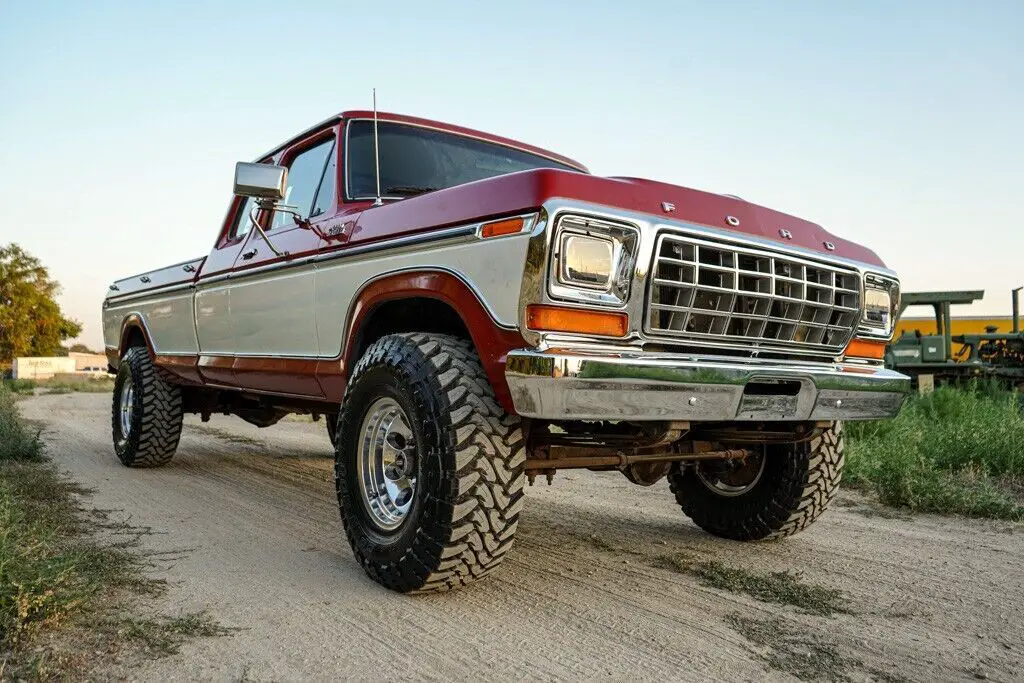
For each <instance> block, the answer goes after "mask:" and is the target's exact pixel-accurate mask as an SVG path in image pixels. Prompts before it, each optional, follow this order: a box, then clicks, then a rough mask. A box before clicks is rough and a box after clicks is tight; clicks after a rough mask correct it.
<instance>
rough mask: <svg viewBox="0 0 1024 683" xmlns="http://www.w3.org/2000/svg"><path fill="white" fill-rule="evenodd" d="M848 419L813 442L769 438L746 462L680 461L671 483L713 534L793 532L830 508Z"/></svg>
mask: <svg viewBox="0 0 1024 683" xmlns="http://www.w3.org/2000/svg"><path fill="white" fill-rule="evenodd" d="M843 462H844V456H843V423H842V422H833V423H832V424H831V425H830V426H829V427H827V428H825V429H823V430H822V431H821V433H820V434H818V435H817V436H815V437H814V438H813V439H811V440H810V441H808V442H803V443H796V444H770V445H766V446H764V447H763V450H762V452H761V453H758V454H754V455H751V456H750V457H748V458H747V461H746V462H744V463H742V464H737V463H716V462H713V461H707V462H698V463H694V464H692V465H687V466H682V465H677V466H676V467H674V468H673V469H672V472H671V473H670V474H669V487H670V488H671V490H672V493H674V494H675V497H676V502H678V503H679V505H680V507H682V509H683V512H684V513H685V514H686V515H687V516H688V517H689V518H690V519H692V520H693V521H694V523H696V524H697V526H699V527H700V528H702V529H704V530H705V531H707V532H708V533H710V534H714V535H715V536H721V537H722V538H730V539H733V540H737V541H758V540H762V539H774V538H782V537H784V536H791V535H792V534H795V533H797V532H798V531H801V530H803V529H805V528H807V527H808V526H810V525H811V524H812V523H813V522H814V521H815V520H816V519H817V518H818V517H819V516H820V515H821V513H823V512H824V511H825V509H826V508H828V504H829V502H830V501H831V500H832V497H833V496H834V495H835V493H836V491H838V490H839V482H840V480H841V479H842V476H843Z"/></svg>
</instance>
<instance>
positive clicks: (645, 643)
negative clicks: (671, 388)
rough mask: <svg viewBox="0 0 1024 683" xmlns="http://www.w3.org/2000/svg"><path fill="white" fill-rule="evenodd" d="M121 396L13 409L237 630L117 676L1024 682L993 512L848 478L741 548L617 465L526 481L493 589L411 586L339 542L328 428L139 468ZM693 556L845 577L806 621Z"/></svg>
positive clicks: (1022, 558)
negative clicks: (826, 506) (818, 513)
mask: <svg viewBox="0 0 1024 683" xmlns="http://www.w3.org/2000/svg"><path fill="white" fill-rule="evenodd" d="M109 400H110V399H109V397H108V396H107V395H96V394H66V395H45V396H37V397H35V398H32V399H29V400H26V401H24V402H23V403H22V411H23V413H24V414H25V417H28V418H30V419H35V420H39V421H43V422H45V423H46V424H47V425H48V428H47V432H46V439H47V442H48V444H49V453H50V454H51V456H52V457H53V458H54V459H55V460H56V462H57V463H58V464H59V465H60V466H61V467H63V468H64V469H66V470H67V471H68V472H69V473H70V474H71V475H72V476H73V477H74V478H75V479H77V480H78V481H80V482H81V483H83V484H85V485H87V486H90V487H93V488H95V489H96V495H95V497H94V498H93V501H92V502H93V503H94V504H95V505H96V506H97V507H101V508H109V509H117V510H120V511H123V516H124V518H126V519H129V520H130V521H131V523H133V524H136V525H142V526H147V527H151V528H152V529H153V532H154V533H152V534H151V535H149V536H147V537H146V538H145V540H144V547H145V548H146V549H147V550H150V551H154V552H158V553H167V555H165V556H163V557H166V558H168V559H165V560H164V561H163V562H162V566H161V568H160V571H161V572H162V574H161V575H162V576H163V577H165V578H167V579H168V581H170V582H171V584H172V586H171V590H170V592H169V595H168V598H167V599H166V603H165V604H163V605H162V607H163V608H164V609H165V610H166V611H169V612H172V613H173V612H176V611H179V610H180V611H192V610H200V609H206V610H209V611H210V613H211V614H213V615H214V616H215V618H216V619H217V620H219V621H220V623H221V624H223V625H225V626H230V627H237V628H238V629H239V630H238V631H236V632H234V633H233V634H232V635H229V636H224V637H218V638H207V639H200V640H195V641H191V642H189V643H188V644H186V645H185V646H184V648H183V649H182V651H181V652H180V653H179V654H178V655H175V656H173V657H170V658H167V659H161V660H154V661H152V662H149V663H147V664H146V665H145V667H144V668H142V669H137V670H134V671H131V672H122V673H124V674H126V675H128V676H130V677H132V678H142V679H167V678H176V679H196V678H201V679H210V678H215V679H220V680H230V679H243V678H247V679H257V680H267V679H274V680H295V679H307V680H308V679H325V678H340V677H357V678H377V679H396V678H406V677H414V678H454V679H462V680H468V679H474V680H477V679H510V678H517V679H519V678H524V677H529V678H541V679H558V678H569V679H580V678H587V679H590V678H598V677H600V678H606V677H611V678H614V679H635V678H645V679H650V678H659V679H664V678H669V679H679V680H694V681H704V680H708V679H727V680H753V679H763V678H774V679H789V678H791V675H792V673H794V672H800V671H805V672H806V671H808V670H812V671H817V672H818V673H819V674H820V675H821V676H822V677H825V678H834V677H840V676H849V677H851V678H853V679H855V680H864V679H873V678H874V679H889V680H893V679H900V678H904V679H911V680H921V681H925V680H929V681H930V680H951V679H953V680H955V679H971V678H974V677H979V678H981V677H987V678H988V679H991V680H1006V681H1009V680H1021V677H1022V676H1024V568H1022V567H1024V535H1022V533H1024V532H1022V530H1021V529H1020V528H1019V527H1017V528H1014V527H1011V526H1009V525H1006V524H1001V523H991V522H982V521H968V520H962V519H957V518H942V517H930V516H915V517H913V518H909V517H905V516H901V515H893V514H891V513H887V512H885V511H883V510H881V509H880V508H877V507H876V506H874V505H872V504H870V503H868V502H866V501H864V500H862V499H861V498H860V497H858V496H856V495H853V494H848V493H844V494H843V495H842V496H841V497H840V498H839V499H838V501H837V505H835V507H834V508H833V509H832V510H830V511H829V512H828V513H827V514H826V515H825V516H824V517H823V518H822V519H821V520H820V521H819V522H818V523H817V524H816V525H815V526H814V527H813V528H811V529H810V530H809V531H807V532H804V533H803V534H801V535H799V536H796V537H794V538H792V539H789V540H787V541H784V542H781V543H772V544H757V545H747V544H739V543H732V542H725V541H721V540H717V539H714V538H711V537H709V536H706V535H704V534H703V533H701V532H700V531H699V530H698V529H697V528H696V527H694V526H693V525H692V524H690V523H689V521H688V520H686V519H685V518H684V517H683V515H682V513H681V512H680V511H679V510H678V508H677V507H676V505H675V503H674V502H673V500H672V498H671V496H670V494H669V492H668V487H667V485H666V484H665V483H664V482H662V483H659V484H658V485H655V486H653V487H651V488H639V487H636V486H634V485H633V484H630V483H629V482H627V481H626V479H625V478H623V477H621V476H620V475H618V474H596V473H589V472H581V473H569V474H563V475H560V476H558V477H557V478H556V479H555V483H554V485H553V486H551V487H548V486H546V485H543V484H538V485H537V486H534V487H533V488H530V489H528V492H527V493H528V497H527V505H526V508H525V512H524V513H523V516H522V522H521V524H520V527H519V536H518V540H517V544H516V547H515V548H514V550H513V552H512V553H511V555H510V559H508V560H506V563H505V565H504V567H503V568H502V570H501V571H500V572H499V573H497V574H495V575H492V576H491V577H490V578H489V579H488V580H487V581H485V582H483V583H481V584H479V585H477V586H474V587H471V588H469V589H466V590H463V591H461V592H456V593H452V594H449V595H441V596H430V597H419V598H409V597H404V596H400V595H396V594H393V593H389V592H387V591H385V590H384V589H382V588H380V587H379V586H377V585H376V584H374V583H372V582H371V581H370V580H369V579H367V578H366V577H365V576H364V575H363V572H362V571H361V570H360V568H359V567H358V566H357V565H356V563H355V561H354V560H353V558H352V555H351V553H350V551H349V548H348V543H347V541H346V540H345V537H344V534H343V531H342V528H341V523H340V521H339V519H338V511H337V508H336V503H335V500H334V493H333V483H332V475H331V459H330V447H329V444H328V441H327V436H326V433H325V431H324V427H323V424H322V423H317V424H312V423H301V422H284V423H282V424H280V425H278V426H276V427H274V428H270V429H265V430H259V429H256V428H254V427H250V426H248V425H246V424H245V423H243V422H241V421H240V420H238V419H235V418H226V417H221V418H216V417H215V418H214V419H213V420H212V421H211V422H210V423H208V424H206V425H203V424H201V423H199V421H198V420H197V419H193V418H188V423H187V425H186V428H185V432H184V435H183V437H182V441H181V447H180V450H179V451H178V454H177V455H176V456H175V458H174V460H173V461H172V462H171V464H170V465H168V466H167V467H165V468H163V469H160V470H148V471H147V470H141V471H139V470H129V469H126V468H124V467H122V466H121V465H120V464H119V463H118V462H117V460H116V458H115V457H114V454H113V452H112V450H111V444H110V418H109V405H110V404H109ZM679 553H685V554H686V555H687V556H690V557H693V558H697V559H699V560H716V561H719V562H721V563H722V564H723V565H727V566H729V567H734V568H740V569H748V570H752V571H756V572H767V571H783V570H799V571H801V572H802V573H803V580H804V581H806V582H809V583H815V584H821V585H825V586H829V587H834V588H838V589H841V590H842V591H843V595H844V596H845V603H844V605H845V609H846V610H847V613H843V614H838V615H833V616H828V617H825V616H813V615H810V614H805V613H801V612H800V611H799V610H797V609H795V608H793V607H789V606H785V605H776V604H770V603H765V602H760V601H758V600H755V599H753V598H751V597H749V596H747V595H744V594H741V593H732V592H726V591H723V590H720V589H717V588H712V587H709V586H707V585H705V584H703V583H701V582H700V581H699V580H698V579H697V578H695V577H694V576H693V575H691V574H688V573H679V572H677V571H673V570H672V569H671V568H665V567H666V563H665V562H664V560H663V558H664V557H665V556H673V555H676V554H679Z"/></svg>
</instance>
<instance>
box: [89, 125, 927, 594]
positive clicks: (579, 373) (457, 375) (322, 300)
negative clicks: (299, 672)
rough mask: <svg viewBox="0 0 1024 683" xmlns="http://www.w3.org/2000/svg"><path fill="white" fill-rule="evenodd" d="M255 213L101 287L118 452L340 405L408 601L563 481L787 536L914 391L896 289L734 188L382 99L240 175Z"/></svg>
mask: <svg viewBox="0 0 1024 683" xmlns="http://www.w3.org/2000/svg"><path fill="white" fill-rule="evenodd" d="M235 195H236V196H235V197H234V198H233V200H232V202H231V204H230V206H229V207H228V210H227V215H226V216H225V218H224V220H223V222H222V224H221V225H220V228H219V230H218V232H217V234H216V238H215V239H214V241H213V247H212V249H211V250H210V252H209V254H208V255H207V256H206V257H205V258H197V259H193V260H190V261H186V262H184V263H178V264H175V265H171V266H167V267H166V268H162V269H160V270H155V271H152V272H148V273H144V274H142V275H136V276H134V277H129V278H125V279H122V280H118V281H116V282H115V283H114V284H112V285H111V286H110V291H109V292H108V294H107V297H106V299H105V301H104V303H103V326H104V334H105V340H106V341H105V344H106V353H107V356H108V359H109V362H110V366H111V367H110V371H111V372H112V373H116V381H115V389H114V397H113V414H112V428H113V440H114V449H115V451H116V454H117V457H118V458H119V459H120V461H121V462H122V463H123V464H124V465H126V466H129V467H154V466H159V465H164V464H166V463H168V461H170V460H171V457H172V456H173V454H174V452H175V449H176V448H177V445H178V440H179V436H180V434H181V430H182V416H183V414H184V413H193V414H198V415H201V416H202V419H203V420H206V419H209V416H210V415H211V414H213V413H225V414H233V415H236V416H238V417H240V418H242V419H243V420H246V421H248V422H250V423H252V424H255V425H258V426H260V427H267V426H270V425H273V424H274V423H276V422H278V421H279V420H280V419H281V418H282V417H284V416H285V415H288V414H289V413H304V414H309V415H312V416H313V417H314V419H318V418H319V417H321V416H322V417H323V418H324V421H325V423H326V424H327V425H328V429H329V435H330V438H331V441H332V443H333V444H334V461H335V467H334V470H335V482H336V489H337V497H338V504H339V506H340V510H341V518H342V521H343V523H344V527H345V531H346V533H347V536H348V539H349V542H350V544H351V546H352V550H353V552H354V553H355V556H356V557H357V559H358V561H359V562H360V564H361V565H362V566H363V568H364V569H365V571H366V573H367V574H368V575H369V576H370V577H372V578H373V579H374V580H376V581H378V582H379V583H381V584H382V585H384V586H386V587H388V588H391V589H393V590H396V591H401V592H425V591H439V590H448V589H451V588H455V587H458V586H461V585H464V584H467V583H470V582H472V581H474V580H475V579H478V578H480V577H482V576H484V575H486V574H487V573H489V572H490V571H491V570H493V569H495V568H496V567H497V566H498V565H499V564H500V563H501V561H502V558H503V557H504V556H505V555H506V553H507V552H508V550H509V548H510V546H511V545H512V543H513V537H514V536H515V533H516V526H517V524H518V521H519V515H520V510H521V509H522V505H523V492H524V487H525V485H526V484H527V483H530V484H532V483H533V481H534V479H535V477H537V476H543V477H545V478H546V479H547V480H548V482H549V483H550V481H551V477H552V475H553V474H554V473H555V472H556V471H558V470H566V469H573V468H585V469H590V470H596V471H618V472H621V473H622V474H624V475H625V476H626V477H627V478H628V479H629V480H630V481H632V482H634V483H636V484H639V485H641V486H650V485H652V484H655V483H656V482H658V481H660V480H661V479H663V478H667V480H668V484H669V488H670V490H671V493H672V494H673V495H674V497H675V499H676V501H677V502H678V504H679V506H680V508H681V510H682V512H683V513H684V514H685V515H687V516H688V517H689V518H690V519H692V520H693V522H694V523H696V524H697V525H699V526H700V527H701V528H703V529H704V530H706V531H707V532H709V533H711V534H715V535H717V536H720V537H724V538H729V539H737V540H744V541H750V540H759V539H772V538H780V537H783V536H788V535H790V534H793V533H795V532H797V531H800V530H801V529H803V528H805V527H807V526H808V525H809V524H811V523H812V522H813V521H814V520H815V519H817V518H818V517H819V516H820V515H821V513H822V512H823V511H824V510H825V508H826V507H827V506H828V504H829V501H830V499H831V498H832V497H833V496H834V495H835V492H836V489H837V487H838V485H839V481H840V478H841V475H842V469H843V429H842V424H843V421H845V420H866V419H879V418H888V417H892V416H894V415H895V414H896V413H897V412H898V411H899V410H900V408H901V406H902V404H903V402H904V399H905V396H906V393H907V391H908V388H909V380H908V378H907V377H905V376H903V375H901V374H899V373H897V372H894V371H892V370H888V369H886V368H885V367H884V365H883V356H884V352H885V346H886V343H887V342H888V341H889V340H890V339H891V337H892V334H893V328H894V323H895V319H896V315H897V312H898V311H899V281H898V279H897V277H896V274H895V273H894V272H893V271H892V270H890V269H888V268H886V267H885V265H884V264H883V263H882V261H881V260H880V259H879V257H878V256H877V255H876V254H875V253H874V252H873V251H871V250H869V249H867V248H865V247H862V246H858V245H857V244H854V243H853V242H849V241H847V240H844V239H841V238H839V237H837V236H835V235H832V234H831V233H829V232H827V231H826V230H825V229H823V228H822V227H821V226H819V225H816V224H814V223H811V222H808V221H805V220H801V219H799V218H794V217H793V216H789V215H786V214H784V213H780V212H778V211H774V210H771V209H767V208H764V207H762V206H757V205H755V204H752V203H750V202H747V201H744V200H742V199H740V198H738V197H735V196H731V195H722V194H713V193H709V192H702V191H698V190H693V189H688V188H685V187H680V186H676V185H671V184H667V183H662V182H656V181H652V180H644V179H640V178H626V177H598V176H595V175H592V174H590V173H589V172H588V171H587V169H586V168H585V167H584V166H583V165H581V164H580V163H578V162H576V161H573V160H572V159H568V158H566V157H564V156H561V155H559V154H555V153H553V152H549V151H546V150H543V149H539V148H537V147H533V146H531V145H527V144H523V143H520V142H516V141H513V140H509V139H506V138H502V137H499V136H496V135H489V134H487V133H482V132H479V131H475V130H469V129H466V128H462V127H459V126H454V125H449V124H444V123H439V122H436V121H428V120H424V119H420V118H414V117H410V116H402V115H395V114H387V113H380V114H379V115H378V113H377V112H368V111H348V112H344V113H342V114H339V115H337V116H333V117H331V118H330V119H328V120H326V121H324V122H323V123H320V124H318V125H316V126H314V127H313V128H310V129H309V130H307V131H306V132H304V133H301V134H299V135H297V136H295V137H294V138H292V139H290V140H288V141H287V142H285V143H284V144H281V145H279V146H277V147H275V148H274V149H272V150H271V151H269V152H267V153H266V154H263V155H262V156H260V157H258V158H257V159H256V161H255V162H254V163H239V164H238V165H237V166H236V169H235Z"/></svg>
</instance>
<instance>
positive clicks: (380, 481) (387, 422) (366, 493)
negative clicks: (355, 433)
mask: <svg viewBox="0 0 1024 683" xmlns="http://www.w3.org/2000/svg"><path fill="white" fill-rule="evenodd" d="M356 457H357V467H358V471H359V484H360V486H359V489H360V492H361V493H362V498H363V505H365V506H366V511H367V512H369V513H370V519H372V520H373V522H374V523H375V524H376V525H377V526H378V527H380V528H381V529H382V530H384V531H394V530H395V529H397V528H398V527H399V526H401V524H402V522H403V521H405V518H406V515H408V514H409V508H410V507H412V500H413V495H414V494H415V492H416V476H415V472H416V462H415V459H416V444H415V442H414V440H413V433H412V430H411V429H410V428H409V420H408V418H407V417H406V414H405V411H404V410H402V407H401V406H399V405H398V402H397V401H395V400H394V399H393V398H380V399H377V400H376V401H375V402H374V403H373V404H372V405H371V406H370V408H369V410H367V411H366V415H365V416H364V417H363V423H362V426H361V427H360V429H359V445H358V453H357V455H356Z"/></svg>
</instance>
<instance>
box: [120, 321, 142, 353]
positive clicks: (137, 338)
mask: <svg viewBox="0 0 1024 683" xmlns="http://www.w3.org/2000/svg"><path fill="white" fill-rule="evenodd" d="M133 346H146V335H144V334H143V333H142V329H141V328H139V327H136V326H135V325H132V326H131V327H129V328H128V329H127V330H125V333H124V340H123V341H122V342H121V354H122V355H123V354H124V352H125V351H127V350H128V349H130V348H132V347H133Z"/></svg>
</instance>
